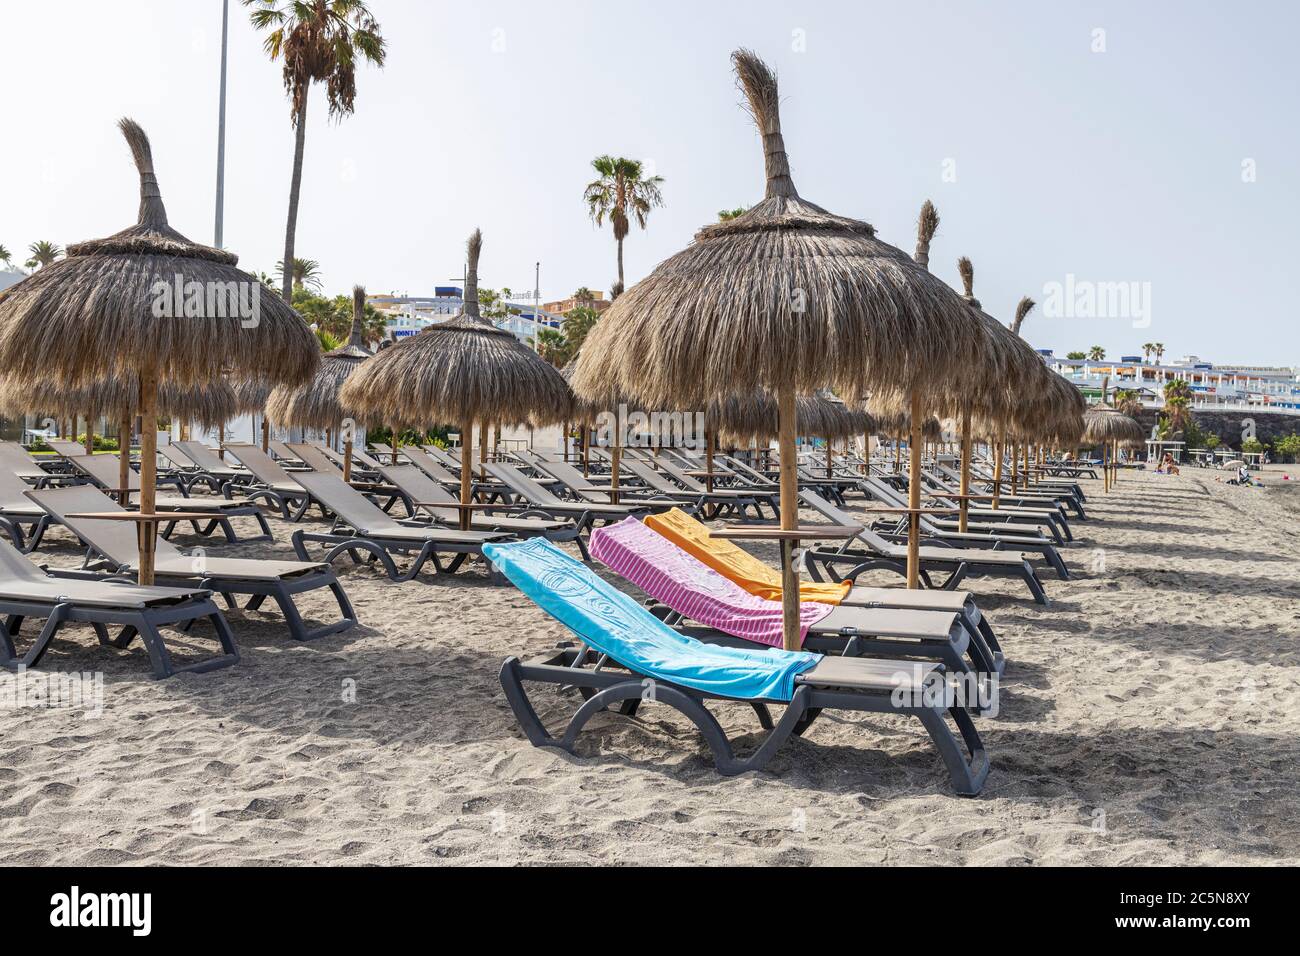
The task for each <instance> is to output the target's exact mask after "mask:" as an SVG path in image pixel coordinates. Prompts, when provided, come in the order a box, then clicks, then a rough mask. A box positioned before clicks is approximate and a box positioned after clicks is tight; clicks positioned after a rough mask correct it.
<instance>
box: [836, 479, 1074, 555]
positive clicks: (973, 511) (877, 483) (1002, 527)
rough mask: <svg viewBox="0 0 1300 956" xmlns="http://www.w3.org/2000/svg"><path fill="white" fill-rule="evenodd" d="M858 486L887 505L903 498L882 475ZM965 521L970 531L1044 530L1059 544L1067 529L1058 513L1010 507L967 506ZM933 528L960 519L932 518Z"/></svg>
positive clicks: (943, 502)
mask: <svg viewBox="0 0 1300 956" xmlns="http://www.w3.org/2000/svg"><path fill="white" fill-rule="evenodd" d="M858 488H859V489H860V490H861V491H862V492H864V493H865V494H866V495H867V497H869V498H876V499H878V500H881V501H884V502H887V503H889V504H890V505H891V506H897V504H898V502H900V501H906V500H907V498H906V492H904V491H900V490H899V489H897V488H895V487H894V486H893V485H891V484H890V483H889V482H887V481H885V480H884V479H882V478H875V477H872V478H863V479H861V480H860V481H859V482H858ZM923 497H924V498H925V500H927V501H929V502H931V507H935V508H941V507H942V508H955V507H956V503H955V502H954V501H953V500H952V499H942V498H936V496H935V495H933V494H930V495H928V496H927V495H923ZM967 515H968V519H969V520H968V521H967V529H968V530H973V531H993V530H995V529H996V530H997V532H998V533H1001V534H1018V535H1023V536H1025V537H1037V536H1038V534H1039V532H1040V530H1042V531H1046V532H1047V533H1048V534H1050V535H1051V536H1052V540H1053V541H1055V542H1056V543H1057V544H1059V545H1064V544H1065V542H1066V541H1067V540H1068V528H1066V529H1065V530H1064V532H1063V530H1062V522H1061V521H1060V518H1061V515H1060V514H1059V513H1056V512H1052V513H1048V512H1028V511H1024V510H1016V509H1011V508H997V509H994V508H978V507H975V506H973V505H972V506H971V507H970V508H969V509H968V510H967ZM931 520H932V522H933V524H934V525H935V527H938V528H942V529H943V530H945V531H958V530H959V529H960V528H961V522H959V521H958V520H957V519H956V518H932V519H931Z"/></svg>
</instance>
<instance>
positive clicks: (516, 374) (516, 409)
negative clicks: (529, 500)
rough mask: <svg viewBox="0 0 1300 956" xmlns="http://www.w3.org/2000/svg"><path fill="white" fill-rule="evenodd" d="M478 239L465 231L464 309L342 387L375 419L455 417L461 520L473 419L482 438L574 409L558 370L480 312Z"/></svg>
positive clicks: (346, 399) (425, 422)
mask: <svg viewBox="0 0 1300 956" xmlns="http://www.w3.org/2000/svg"><path fill="white" fill-rule="evenodd" d="M482 244H483V236H482V234H481V233H480V232H479V231H478V230H477V229H476V230H474V234H473V235H471V236H470V237H469V244H468V248H469V269H468V271H467V272H466V276H465V305H464V310H463V311H462V312H461V313H460V314H459V315H457V316H456V317H455V318H453V319H451V320H450V321H447V322H442V323H439V324H438V325H431V326H429V327H428V328H427V329H425V330H424V331H423V332H421V333H420V334H419V335H413V336H411V337H409V338H407V339H404V340H403V341H401V342H399V343H398V344H397V345H394V346H392V347H391V348H388V349H384V350H383V351H381V352H380V353H379V354H378V355H376V356H375V357H374V358H372V359H371V360H369V361H368V362H366V363H365V364H364V365H362V366H361V367H360V368H358V369H357V370H356V371H355V372H354V373H353V374H352V376H351V377H350V378H348V380H347V382H346V383H345V384H344V386H343V390H342V392H340V394H339V400H340V401H341V402H342V404H343V405H344V407H346V408H351V409H354V410H355V411H356V413H357V414H358V415H360V416H362V417H363V418H367V419H370V420H373V421H389V422H401V423H403V424H413V425H419V426H422V427H427V426H429V425H433V424H437V423H439V422H452V423H456V424H459V425H460V428H461V474H460V495H461V504H462V505H463V506H464V507H462V508H461V527H462V528H468V527H469V516H470V512H469V507H468V506H469V504H470V486H471V481H472V466H471V462H470V457H471V456H470V451H471V441H470V438H471V436H472V434H473V428H474V424H475V423H476V422H477V423H478V425H479V442H480V444H481V445H482V444H484V443H485V436H486V428H487V426H488V424H489V423H493V422H525V421H531V422H535V423H537V424H552V423H556V422H563V421H564V420H565V419H567V418H571V417H572V416H573V392H572V391H571V390H570V388H569V385H568V383H567V382H565V381H564V377H563V376H562V375H560V373H559V371H558V370H556V369H555V367H554V366H552V365H551V364H550V363H548V362H546V361H544V360H543V359H541V358H540V357H539V356H538V355H537V353H536V352H534V351H532V350H531V349H529V348H528V347H527V346H525V345H522V344H521V343H520V342H519V340H518V339H516V338H515V337H514V336H513V335H511V334H510V333H509V332H506V331H503V330H501V329H498V328H497V327H496V326H494V325H492V323H490V322H488V321H487V320H485V319H483V318H482V317H481V316H480V315H479V304H478V260H479V253H480V251H481V249H482Z"/></svg>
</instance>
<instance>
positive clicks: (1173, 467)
mask: <svg viewBox="0 0 1300 956" xmlns="http://www.w3.org/2000/svg"><path fill="white" fill-rule="evenodd" d="M1156 471H1157V472H1164V473H1165V474H1166V475H1177V474H1181V472H1180V471H1179V470H1178V465H1177V464H1176V463H1175V462H1174V456H1173V455H1172V454H1171V453H1170V452H1165V457H1164V459H1163V460H1162V461H1161V462H1160V467H1158V468H1157V469H1156Z"/></svg>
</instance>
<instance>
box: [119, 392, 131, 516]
mask: <svg viewBox="0 0 1300 956" xmlns="http://www.w3.org/2000/svg"><path fill="white" fill-rule="evenodd" d="M117 428H118V431H117V486H118V487H119V488H121V489H122V491H121V492H120V493H119V495H120V497H118V499H117V500H118V502H119V503H120V504H121V505H122V507H123V508H125V507H126V506H127V505H129V504H130V503H131V492H129V491H128V490H127V489H128V488H130V487H131V417H130V416H129V415H128V416H126V417H124V418H123V419H122V420H121V422H119V423H118V426H117Z"/></svg>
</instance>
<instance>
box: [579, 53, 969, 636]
mask: <svg viewBox="0 0 1300 956" xmlns="http://www.w3.org/2000/svg"><path fill="white" fill-rule="evenodd" d="M732 59H733V62H734V64H735V69H736V74H737V76H738V78H739V81H740V84H741V86H742V87H743V89H744V92H745V95H746V97H747V99H748V103H749V107H750V111H751V113H752V115H753V117H754V120H755V123H756V125H757V126H758V129H759V132H760V134H761V136H762V140H763V154H764V162H765V167H766V179H767V189H766V195H765V197H764V199H763V200H762V201H761V202H759V203H758V204H756V205H755V206H753V207H752V208H750V209H749V210H748V211H747V212H745V213H744V214H742V215H740V216H738V217H736V218H735V219H732V220H730V221H728V222H720V223H714V224H712V225H709V226H706V227H705V228H703V229H701V230H700V231H699V232H698V233H697V234H696V237H695V242H694V243H692V244H691V245H690V246H688V247H687V248H686V249H685V250H683V251H682V252H679V253H677V254H676V255H674V256H672V257H670V258H669V259H667V260H665V261H664V262H662V263H660V265H659V266H658V267H657V268H656V269H655V270H654V271H653V272H652V273H651V274H650V275H649V276H648V277H647V278H646V279H644V280H642V281H641V282H639V283H637V284H636V285H635V286H633V287H632V288H631V289H628V290H627V291H626V292H625V293H623V295H622V296H620V297H619V299H618V301H616V302H615V303H614V305H613V306H611V307H610V309H609V310H608V311H607V312H606V313H605V314H604V316H603V317H602V318H601V321H600V323H599V324H597V326H596V327H595V328H594V329H593V330H592V332H591V334H590V335H589V336H588V337H587V340H586V343H585V344H584V346H583V355H582V361H581V363H580V365H579V368H578V373H577V375H576V376H575V380H574V385H575V390H576V391H577V392H578V394H579V395H582V396H585V397H588V398H596V399H599V398H600V397H601V396H603V395H604V394H605V393H606V392H607V391H608V390H609V389H610V388H617V389H619V390H621V391H623V392H626V393H628V394H631V395H635V396H637V397H638V398H639V399H640V400H641V401H642V402H644V403H645V404H647V405H650V406H652V407H659V408H671V407H681V405H683V404H688V405H693V406H694V407H697V408H700V407H703V406H704V405H706V404H707V403H708V402H709V401H711V400H712V399H714V398H717V397H719V396H726V395H729V394H732V393H733V392H734V391H735V390H736V385H737V383H747V384H752V385H753V386H755V387H758V388H761V389H764V390H766V391H769V392H771V393H773V394H774V395H776V398H777V402H778V406H779V409H780V421H781V429H780V435H779V444H780V454H781V492H782V495H781V523H782V527H783V530H785V531H792V530H794V529H795V527H796V524H797V516H798V501H797V497H796V474H795V460H794V441H795V431H796V424H795V396H796V395H798V394H800V393H808V392H812V391H815V390H816V389H818V388H823V387H827V386H830V387H837V386H843V388H842V389H841V390H842V391H845V392H847V393H849V394H850V395H852V396H854V397H856V391H855V390H857V389H865V387H868V386H870V387H875V388H885V387H892V388H895V389H896V390H898V391H900V392H906V393H908V394H915V395H917V396H918V401H919V395H920V394H921V392H922V390H927V389H933V390H938V391H943V390H946V389H948V388H951V387H954V386H955V387H962V386H964V385H965V384H966V383H967V382H968V381H969V380H970V378H971V376H970V374H969V368H968V366H967V365H966V362H967V358H966V356H968V355H969V354H970V352H971V351H972V350H976V349H978V348H980V347H982V343H981V341H980V337H979V330H978V328H977V325H976V323H975V322H974V321H972V319H971V317H970V315H969V311H968V310H967V309H966V307H965V305H964V304H963V303H962V302H961V300H960V298H958V297H957V296H956V295H954V294H953V292H952V290H951V289H949V288H948V287H947V286H946V285H944V284H943V283H942V282H940V281H939V280H937V279H935V278H934V277H932V276H930V275H929V274H928V273H927V272H926V271H925V270H924V269H921V268H920V267H918V266H917V265H916V264H915V263H914V262H913V261H912V260H911V258H909V257H908V256H907V254H906V253H904V252H902V251H901V250H899V249H896V248H894V247H893V246H890V245H888V244H886V243H885V242H882V241H881V240H879V239H877V238H876V235H875V229H874V228H872V226H870V225H869V224H867V223H865V222H861V221H859V220H855V219H847V218H844V217H841V216H836V215H833V214H832V213H829V212H827V211H826V210H825V209H823V208H821V207H820V206H817V205H814V204H813V203H810V202H808V201H806V200H804V199H802V198H801V197H800V196H799V194H798V192H797V191H796V189H795V186H794V182H793V180H792V178H791V175H790V165H789V161H788V159H787V156H786V152H785V143H784V139H783V137H782V134H781V121H780V110H779V94H778V88H777V82H776V77H775V75H774V74H773V73H772V71H771V70H770V69H769V68H768V67H767V65H766V64H764V63H763V62H762V61H761V60H760V59H759V58H758V57H757V56H756V55H754V54H753V53H751V52H749V51H745V50H741V51H738V52H737V53H735V54H734V55H733V57H732ZM918 417H919V412H918ZM914 524H915V522H914ZM794 537H795V536H794V535H788V534H787V535H782V536H781V538H782V552H783V565H784V604H785V613H784V618H785V635H784V644H785V646H786V647H787V648H795V647H797V646H798V627H797V624H798V599H799V594H798V587H797V579H796V575H795V572H794V569H793V568H792V567H790V561H789V557H790V555H791V554H792V553H793V541H792V539H793V538H794ZM918 542H919V537H918V536H917V535H913V540H912V541H911V542H910V554H909V558H910V560H909V572H910V573H909V583H910V584H912V585H913V586H919V583H918V571H919V567H920V565H919V551H918V550H917V546H918Z"/></svg>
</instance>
